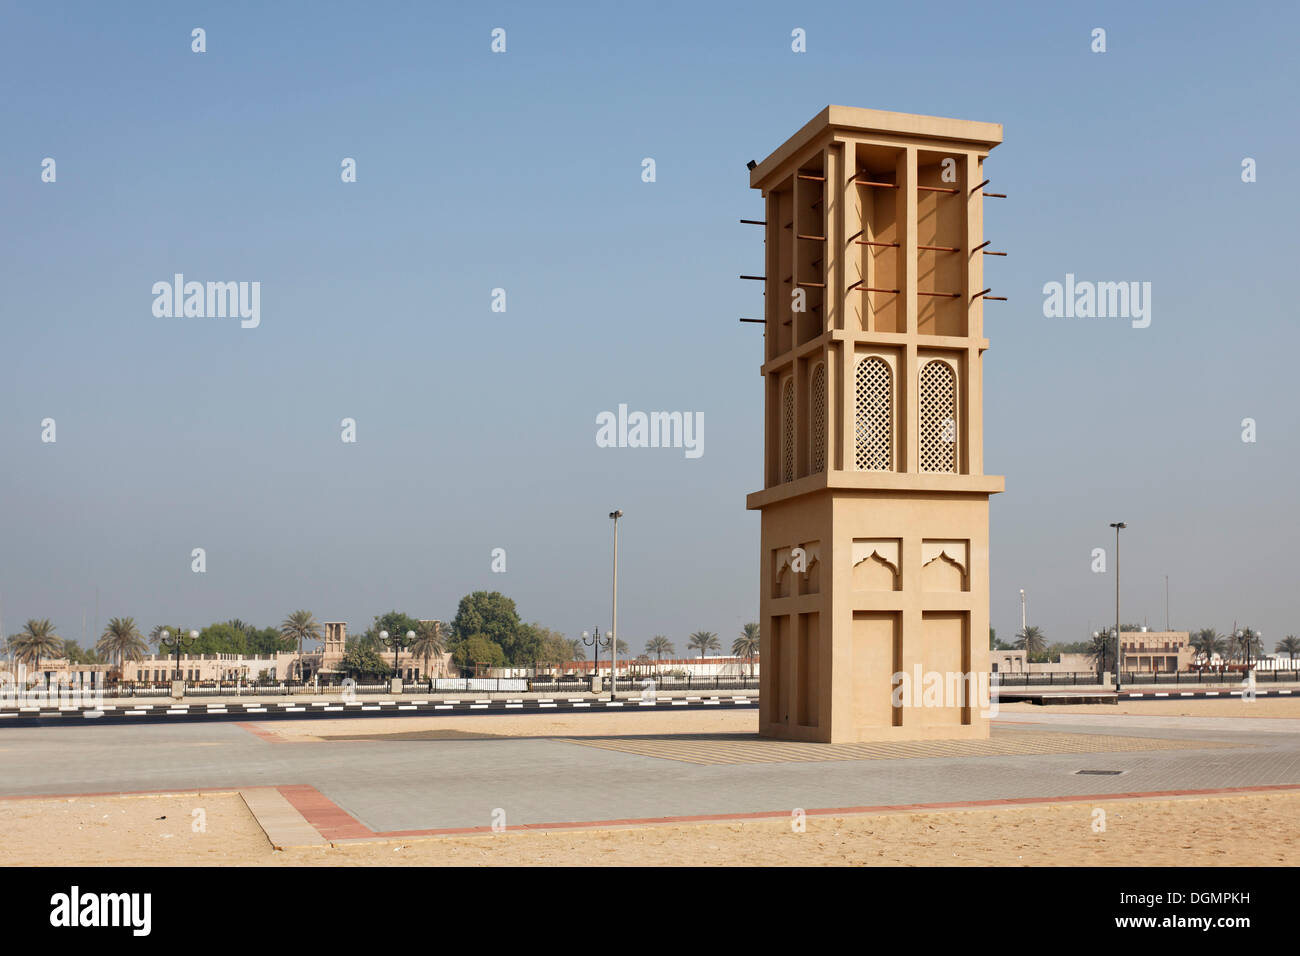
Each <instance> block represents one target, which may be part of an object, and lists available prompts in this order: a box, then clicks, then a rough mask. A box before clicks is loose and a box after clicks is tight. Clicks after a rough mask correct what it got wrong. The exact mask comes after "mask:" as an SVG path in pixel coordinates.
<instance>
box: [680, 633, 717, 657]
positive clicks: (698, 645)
mask: <svg viewBox="0 0 1300 956" xmlns="http://www.w3.org/2000/svg"><path fill="white" fill-rule="evenodd" d="M686 646H687V647H689V648H691V650H696V651H699V652H700V660H704V654H705V652H706V651H716V650H718V649H719V648H721V647H722V645H721V644H720V643H718V635H716V634H714V633H713V632H712V631H696V632H695V633H694V634H692V635H691V636H690V637H689V638H688V639H687V641H686Z"/></svg>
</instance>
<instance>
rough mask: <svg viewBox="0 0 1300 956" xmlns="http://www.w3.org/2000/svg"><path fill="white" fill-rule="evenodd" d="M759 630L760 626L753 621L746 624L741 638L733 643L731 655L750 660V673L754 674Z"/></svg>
mask: <svg viewBox="0 0 1300 956" xmlns="http://www.w3.org/2000/svg"><path fill="white" fill-rule="evenodd" d="M759 644H760V640H759V628H758V624H757V623H755V622H753V621H751V622H750V623H748V624H746V625H745V626H744V628H743V629H742V630H741V632H740V637H738V638H736V639H735V640H734V641H732V642H731V653H732V654H734V655H735V656H736V657H744V658H747V659H748V660H749V673H750V675H751V676H753V673H754V658H755V657H757V656H758V648H759Z"/></svg>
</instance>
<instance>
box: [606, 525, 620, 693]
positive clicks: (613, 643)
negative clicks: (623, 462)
mask: <svg viewBox="0 0 1300 956" xmlns="http://www.w3.org/2000/svg"><path fill="white" fill-rule="evenodd" d="M609 516H610V517H611V518H612V519H614V610H613V618H614V625H613V630H612V632H611V633H610V638H609V699H610V700H614V699H615V698H616V697H617V696H618V693H617V691H618V519H619V518H621V517H623V512H621V511H611V512H610V513H609Z"/></svg>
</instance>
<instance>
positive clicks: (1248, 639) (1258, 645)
mask: <svg viewBox="0 0 1300 956" xmlns="http://www.w3.org/2000/svg"><path fill="white" fill-rule="evenodd" d="M1237 649H1238V650H1239V651H1240V652H1241V660H1242V662H1243V663H1244V662H1245V661H1248V660H1250V659H1251V658H1259V657H1263V656H1264V642H1263V641H1262V640H1261V639H1260V636H1259V633H1258V632H1257V631H1256V630H1255V629H1254V628H1252V627H1243V628H1242V629H1241V636H1240V637H1238V638H1237Z"/></svg>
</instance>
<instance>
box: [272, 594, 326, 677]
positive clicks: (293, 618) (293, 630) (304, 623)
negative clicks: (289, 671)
mask: <svg viewBox="0 0 1300 956" xmlns="http://www.w3.org/2000/svg"><path fill="white" fill-rule="evenodd" d="M280 636H281V637H283V638H284V639H285V640H286V641H296V642H297V643H298V679H299V680H301V679H302V642H303V641H319V640H320V639H321V630H320V624H319V623H318V622H317V620H316V618H315V616H313V615H312V613H311V611H294V612H293V613H292V614H290V615H289V616H288V617H286V618H285V619H284V621H283V622H281V624H280Z"/></svg>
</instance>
